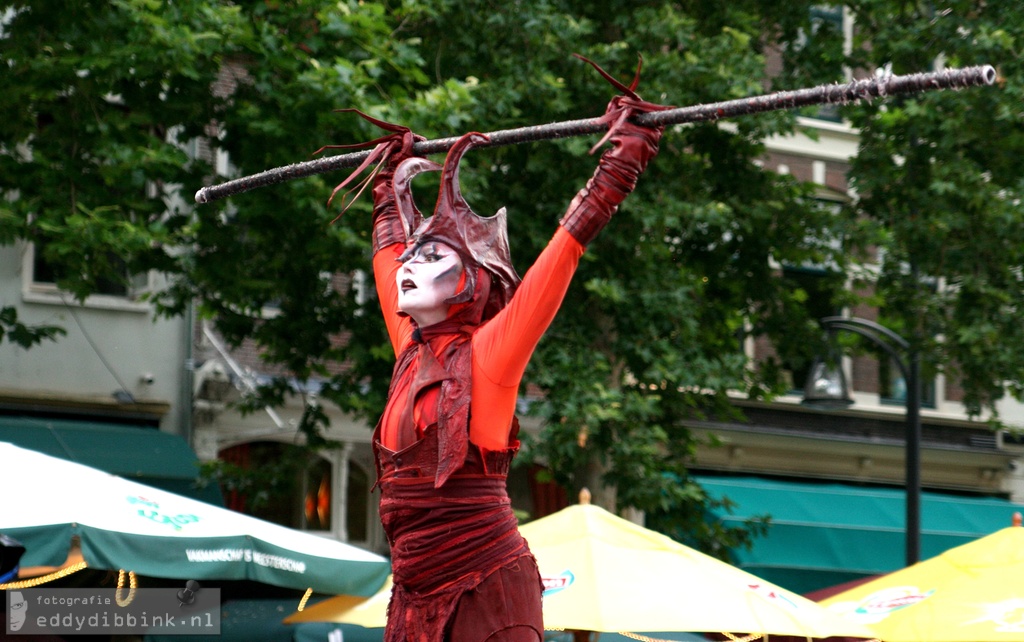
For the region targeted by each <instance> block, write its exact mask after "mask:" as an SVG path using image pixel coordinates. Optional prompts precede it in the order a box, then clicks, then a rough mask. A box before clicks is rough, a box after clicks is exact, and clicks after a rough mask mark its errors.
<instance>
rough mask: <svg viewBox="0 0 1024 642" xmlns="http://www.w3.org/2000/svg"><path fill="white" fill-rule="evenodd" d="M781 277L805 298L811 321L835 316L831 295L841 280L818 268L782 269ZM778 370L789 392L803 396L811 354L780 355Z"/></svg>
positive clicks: (838, 312)
mask: <svg viewBox="0 0 1024 642" xmlns="http://www.w3.org/2000/svg"><path fill="white" fill-rule="evenodd" d="M782 276H783V278H784V279H786V280H787V281H789V282H791V283H792V284H793V285H794V286H795V287H797V288H799V289H801V290H803V291H804V292H805V293H806V295H807V301H806V304H805V305H806V308H807V314H808V316H809V317H810V318H811V319H814V320H818V319H821V318H824V317H830V316H835V315H838V314H840V313H841V312H842V310H841V308H840V307H839V306H838V305H836V304H835V303H834V294H835V292H836V290H837V289H840V288H842V287H843V282H842V276H841V275H839V274H836V273H835V272H832V271H829V270H825V269H822V268H794V267H787V268H783V270H782ZM781 356H782V366H783V368H784V369H785V370H786V371H787V372H788V373H789V376H790V392H791V393H793V394H803V390H804V384H805V383H806V382H807V377H808V375H809V374H810V370H811V366H812V365H813V363H814V361H813V359H814V357H815V356H817V355H814V354H805V355H781Z"/></svg>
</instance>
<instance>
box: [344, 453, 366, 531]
mask: <svg viewBox="0 0 1024 642" xmlns="http://www.w3.org/2000/svg"><path fill="white" fill-rule="evenodd" d="M348 464H349V465H348V493H347V494H346V497H345V500H346V501H345V523H346V526H347V528H348V539H349V541H350V542H369V541H370V521H369V520H370V476H369V475H368V474H367V473H366V470H364V469H363V468H362V467H361V466H359V465H357V464H356V463H355V462H353V461H352V460H351V459H350V460H349V462H348Z"/></svg>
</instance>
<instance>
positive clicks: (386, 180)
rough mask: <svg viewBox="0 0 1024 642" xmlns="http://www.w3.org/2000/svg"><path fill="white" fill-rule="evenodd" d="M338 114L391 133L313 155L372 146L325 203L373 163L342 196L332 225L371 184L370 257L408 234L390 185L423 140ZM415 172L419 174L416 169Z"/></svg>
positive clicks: (400, 128) (405, 129)
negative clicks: (349, 197) (417, 144)
mask: <svg viewBox="0 0 1024 642" xmlns="http://www.w3.org/2000/svg"><path fill="white" fill-rule="evenodd" d="M338 111H341V112H355V113H356V114H359V116H361V117H362V118H364V119H365V120H368V121H369V122H371V123H373V124H374V125H376V126H378V127H380V128H381V129H384V130H387V131H390V132H392V133H391V134H388V135H386V136H381V137H380V138H377V139H375V140H371V141H369V142H366V143H357V144H355V145H326V146H324V147H321V148H320V149H319V150H317V151H316V153H317V154H319V153H320V152H322V151H323V150H325V149H358V148H365V147H370V146H373V150H372V151H371V152H370V153H369V155H367V157H366V159H365V160H363V162H362V164H361V165H359V167H358V168H357V169H356V170H355V171H354V172H352V173H351V174H349V176H348V178H346V179H345V180H344V181H342V182H341V183H340V184H339V185H338V186H337V187H335V188H334V191H333V192H331V198H330V199H328V201H327V204H328V205H330V203H331V201H332V200H334V197H335V196H337V195H338V192H340V191H341V190H343V189H344V188H345V187H346V186H348V185H349V184H350V183H352V181H353V180H354V179H355V177H356V176H358V175H359V174H361V173H362V172H363V170H365V169H366V168H367V167H370V166H371V165H374V163H376V165H375V166H374V169H373V171H372V172H371V173H370V175H369V176H367V177H366V178H364V179H363V180H361V181H359V182H358V183H357V184H356V186H355V187H353V188H351V189H350V190H349V191H348V192H346V193H345V194H344V196H343V197H342V210H341V214H338V216H337V217H335V219H334V220H335V221H336V220H338V219H339V218H341V216H342V214H344V213H345V211H346V210H348V208H349V207H351V206H352V204H353V203H355V201H356V200H357V199H358V198H359V196H360V195H361V194H362V193H363V190H364V189H366V185H367V183H369V182H370V181H373V189H372V193H373V219H372V229H373V237H372V246H373V253H374V254H376V253H377V252H378V251H379V250H380V249H381V248H384V247H387V246H389V245H394V244H395V243H403V244H404V243H405V241H406V238H407V237H408V232H407V229H406V226H405V224H404V223H403V221H402V215H401V213H400V211H399V208H398V195H397V194H396V192H395V185H394V181H395V170H396V169H397V168H398V165H399V164H401V162H402V161H404V160H406V159H408V158H411V157H413V156H415V154H413V152H412V146H413V144H414V143H415V142H416V141H420V140H425V139H424V138H423V137H422V136H418V135H416V134H413V133H412V130H410V129H409V128H408V127H403V126H402V125H395V124H393V123H389V122H387V121H383V120H379V119H377V118H374V117H372V116H369V115H367V114H364V113H363V112H361V111H359V110H358V109H339V110H338ZM425 162H426V161H425ZM431 165H433V164H431ZM428 169H429V168H428ZM419 171H423V170H422V169H420V170H419ZM409 178H411V176H409ZM352 192H356V194H355V196H354V197H353V198H352V200H351V201H348V203H347V204H346V203H345V201H346V200H347V198H348V195H349V194H351V193H352ZM418 214H419V213H418V212H415V213H413V214H410V216H412V215H415V216H418ZM332 222H333V221H332Z"/></svg>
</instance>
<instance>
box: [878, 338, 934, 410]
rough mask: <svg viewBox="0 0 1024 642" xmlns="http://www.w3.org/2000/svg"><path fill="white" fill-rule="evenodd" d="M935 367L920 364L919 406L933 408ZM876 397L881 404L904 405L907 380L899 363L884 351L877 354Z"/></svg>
mask: <svg viewBox="0 0 1024 642" xmlns="http://www.w3.org/2000/svg"><path fill="white" fill-rule="evenodd" d="M935 389H936V386H935V368H932V367H929V366H927V365H925V364H923V363H922V364H921V406H922V407H923V408H935V405H936V398H935ZM878 397H879V400H880V401H881V403H883V404H892V405H899V406H902V405H905V404H906V403H907V382H906V380H904V379H903V373H902V372H901V371H900V367H899V364H897V363H896V361H895V360H894V359H893V358H892V357H891V356H889V355H888V354H887V353H885V352H884V351H879V356H878Z"/></svg>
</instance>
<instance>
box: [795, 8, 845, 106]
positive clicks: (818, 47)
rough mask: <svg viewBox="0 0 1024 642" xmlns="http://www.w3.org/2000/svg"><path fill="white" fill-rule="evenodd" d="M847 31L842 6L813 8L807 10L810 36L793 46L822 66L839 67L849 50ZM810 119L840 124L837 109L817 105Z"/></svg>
mask: <svg viewBox="0 0 1024 642" xmlns="http://www.w3.org/2000/svg"><path fill="white" fill-rule="evenodd" d="M848 27H849V25H848V20H847V15H846V12H845V11H844V9H843V6H842V5H828V4H825V5H815V6H813V7H811V30H810V33H804V34H801V35H802V37H801V39H800V41H799V42H798V45H797V46H799V47H801V48H804V49H813V50H814V52H815V56H816V57H817V58H819V59H821V60H822V61H823V62H826V63H828V62H831V63H832V64H833V65H835V66H837V67H838V66H841V62H842V60H843V57H844V55H845V54H847V53H848V52H849V51H850V49H851V47H852V44H851V42H852V38H853V32H852V29H850V28H848ZM847 76H849V72H847ZM811 118H815V119H817V120H825V121H829V122H834V123H839V122H842V120H843V119H842V116H840V113H839V106H838V105H819V106H818V107H817V108H816V110H815V111H814V113H813V114H811Z"/></svg>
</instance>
